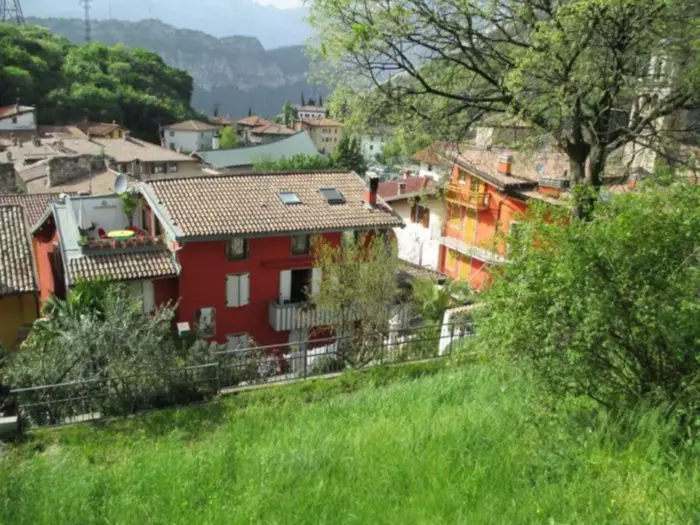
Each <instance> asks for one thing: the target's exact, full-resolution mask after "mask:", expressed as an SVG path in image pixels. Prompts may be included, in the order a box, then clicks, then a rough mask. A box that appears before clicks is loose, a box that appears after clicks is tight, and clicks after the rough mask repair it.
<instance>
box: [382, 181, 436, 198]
mask: <svg viewBox="0 0 700 525" xmlns="http://www.w3.org/2000/svg"><path fill="white" fill-rule="evenodd" d="M432 182H433V181H432V179H430V178H428V177H408V178H406V179H399V180H392V181H389V182H381V183H380V184H379V192H378V193H379V196H380V197H381V198H382V199H384V200H385V201H387V202H390V201H395V200H402V199H408V198H411V197H414V196H416V195H418V194H420V193H422V192H423V191H424V190H425V191H432V190H434V189H435V188H434V184H432Z"/></svg>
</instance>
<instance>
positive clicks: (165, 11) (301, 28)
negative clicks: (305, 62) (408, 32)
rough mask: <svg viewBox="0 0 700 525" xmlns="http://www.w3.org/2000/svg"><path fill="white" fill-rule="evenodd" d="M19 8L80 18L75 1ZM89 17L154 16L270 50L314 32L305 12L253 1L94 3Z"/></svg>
mask: <svg viewBox="0 0 700 525" xmlns="http://www.w3.org/2000/svg"><path fill="white" fill-rule="evenodd" d="M299 3H301V2H299ZM22 9H23V11H24V14H25V16H27V17H41V18H81V19H82V17H83V8H82V7H81V5H80V3H79V2H78V0H22ZM90 13H91V16H92V18H93V19H94V20H108V19H116V20H125V21H129V22H136V21H139V20H143V19H148V18H157V19H159V20H161V21H163V22H164V23H166V24H171V25H173V26H175V27H182V28H187V29H194V30H199V31H204V32H206V33H208V34H210V35H214V36H216V37H225V36H227V35H244V36H252V37H255V38H257V39H258V40H259V41H260V42H261V43H262V44H263V46H265V47H266V48H268V49H271V48H274V47H281V46H289V45H299V44H302V43H303V42H304V40H305V39H307V38H309V37H310V36H312V34H313V33H312V30H311V27H310V26H309V25H308V24H307V23H306V22H305V21H304V19H305V18H306V17H307V16H308V9H306V8H304V7H300V8H296V9H278V8H276V7H274V6H271V5H261V4H260V3H258V2H257V1H255V0H197V1H196V2H194V3H192V2H190V1H187V0H96V1H93V2H92V3H91V8H90Z"/></svg>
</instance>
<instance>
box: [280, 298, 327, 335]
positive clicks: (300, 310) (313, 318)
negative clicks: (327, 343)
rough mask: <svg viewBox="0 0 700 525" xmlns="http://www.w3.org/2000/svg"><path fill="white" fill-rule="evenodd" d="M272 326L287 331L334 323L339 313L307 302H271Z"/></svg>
mask: <svg viewBox="0 0 700 525" xmlns="http://www.w3.org/2000/svg"><path fill="white" fill-rule="evenodd" d="M269 311H270V326H272V328H273V329H274V330H275V331H276V332H287V331H289V330H299V329H305V328H313V327H314V326H324V325H332V324H334V319H335V318H336V317H337V314H335V313H331V312H326V311H323V310H319V309H317V308H314V307H312V306H310V305H308V304H307V303H289V304H279V303H278V302H276V301H273V302H271V303H270V309H269Z"/></svg>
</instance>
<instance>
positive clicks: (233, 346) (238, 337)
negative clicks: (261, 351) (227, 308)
mask: <svg viewBox="0 0 700 525" xmlns="http://www.w3.org/2000/svg"><path fill="white" fill-rule="evenodd" d="M226 339H227V343H228V349H229V350H233V351H238V352H245V351H246V350H248V334H246V333H242V334H233V335H229V336H228V337H227V338H226Z"/></svg>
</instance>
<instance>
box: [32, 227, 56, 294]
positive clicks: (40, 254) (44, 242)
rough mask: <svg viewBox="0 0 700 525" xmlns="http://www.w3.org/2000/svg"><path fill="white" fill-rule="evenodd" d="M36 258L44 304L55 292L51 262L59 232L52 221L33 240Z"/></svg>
mask: <svg viewBox="0 0 700 525" xmlns="http://www.w3.org/2000/svg"><path fill="white" fill-rule="evenodd" d="M32 242H33V244H34V257H35V261H36V269H37V277H38V280H39V283H38V284H39V301H40V304H43V303H44V301H46V300H47V299H48V298H49V297H51V294H53V293H54V291H55V283H54V278H53V272H52V270H51V260H52V258H53V252H54V249H55V248H54V243H55V242H58V232H57V231H56V227H55V226H54V224H53V223H51V222H50V221H47V222H46V223H45V224H44V225H43V226H42V227H41V229H40V230H38V231H37V232H36V233H35V234H34V236H33V238H32Z"/></svg>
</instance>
